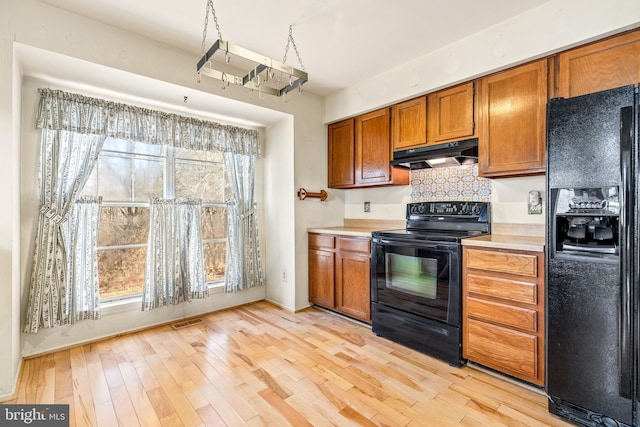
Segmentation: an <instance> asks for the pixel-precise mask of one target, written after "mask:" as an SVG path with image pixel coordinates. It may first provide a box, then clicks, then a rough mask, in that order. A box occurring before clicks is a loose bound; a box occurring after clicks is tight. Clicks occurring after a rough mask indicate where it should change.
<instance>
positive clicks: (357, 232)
mask: <svg viewBox="0 0 640 427" xmlns="http://www.w3.org/2000/svg"><path fill="white" fill-rule="evenodd" d="M378 230H380V228H371V227H318V228H308V229H307V231H308V232H309V233H320V234H336V235H340V236H355V237H371V233H372V232H374V231H378Z"/></svg>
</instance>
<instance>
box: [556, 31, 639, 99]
mask: <svg viewBox="0 0 640 427" xmlns="http://www.w3.org/2000/svg"><path fill="white" fill-rule="evenodd" d="M638 82H640V31H634V32H632V33H627V34H623V35H621V36H617V37H613V38H610V39H607V40H603V41H600V42H596V43H592V44H589V45H587V46H583V47H580V48H577V49H572V50H570V51H568V52H563V53H561V54H559V55H558V96H559V97H563V98H570V97H573V96H579V95H585V94H587V93H593V92H599V91H601V90H607V89H613V88H616V87H620V86H625V85H629V84H633V85H635V84H637V83H638Z"/></svg>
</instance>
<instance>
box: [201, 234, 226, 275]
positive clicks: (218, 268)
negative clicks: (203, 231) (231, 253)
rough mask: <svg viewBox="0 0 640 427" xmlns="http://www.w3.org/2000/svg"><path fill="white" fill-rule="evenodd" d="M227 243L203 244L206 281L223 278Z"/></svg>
mask: <svg viewBox="0 0 640 427" xmlns="http://www.w3.org/2000/svg"><path fill="white" fill-rule="evenodd" d="M226 255H227V243H226V242H215V243H205V244H204V263H205V268H206V269H207V281H208V282H212V281H214V280H224V271H225V260H226Z"/></svg>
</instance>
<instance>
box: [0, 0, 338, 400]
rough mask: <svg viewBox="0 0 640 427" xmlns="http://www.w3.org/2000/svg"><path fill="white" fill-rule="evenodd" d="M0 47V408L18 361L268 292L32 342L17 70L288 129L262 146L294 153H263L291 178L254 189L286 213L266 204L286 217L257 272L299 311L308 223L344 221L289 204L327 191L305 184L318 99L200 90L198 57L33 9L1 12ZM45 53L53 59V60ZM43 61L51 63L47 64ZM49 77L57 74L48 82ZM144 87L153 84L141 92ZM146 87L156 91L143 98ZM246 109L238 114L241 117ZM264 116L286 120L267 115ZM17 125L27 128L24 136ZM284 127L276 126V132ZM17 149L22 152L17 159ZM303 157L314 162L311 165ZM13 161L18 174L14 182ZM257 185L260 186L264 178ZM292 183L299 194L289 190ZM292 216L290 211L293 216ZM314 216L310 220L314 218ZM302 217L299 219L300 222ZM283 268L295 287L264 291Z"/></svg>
mask: <svg viewBox="0 0 640 427" xmlns="http://www.w3.org/2000/svg"><path fill="white" fill-rule="evenodd" d="M0 37H1V40H2V41H1V43H2V44H1V46H2V60H1V61H0V146H1V148H2V152H3V155H2V156H0V180H1V182H3V185H2V186H0V198H2V200H5V201H7V202H6V206H5V207H4V208H3V209H2V210H0V349H1V350H0V365H1V366H3V369H2V370H0V398H1V397H3V396H6V395H10V394H11V393H12V391H13V387H14V384H15V379H16V376H17V374H18V368H19V363H20V360H21V355H23V354H34V353H40V352H42V351H48V350H50V349H54V348H57V347H59V346H65V345H69V344H73V343H76V342H82V341H84V340H86V339H94V338H97V337H100V336H103V335H108V334H111V333H114V332H117V331H119V330H121V329H122V328H123V327H124V328H136V327H143V326H145V325H150V324H154V323H156V322H162V321H167V320H171V319H173V318H180V317H185V316H191V315H194V314H196V313H199V312H201V311H208V310H212V309H218V308H221V307H225V306H230V305H235V304H239V303H243V302H246V301H252V300H255V299H261V298H264V296H265V292H266V291H265V289H264V288H258V289H252V290H249V291H246V292H243V293H241V294H236V295H223V294H216V295H214V296H213V297H212V298H210V299H209V303H206V302H203V301H198V302H194V303H191V304H183V305H181V306H177V307H172V308H167V309H160V310H157V311H156V312H150V313H145V314H144V316H142V315H141V314H140V313H139V312H137V313H135V315H133V314H131V313H129V312H127V310H124V311H119V309H117V308H116V309H110V310H105V313H104V316H105V318H104V319H102V320H99V321H85V322H80V323H78V324H76V325H74V326H65V327H61V328H56V329H52V330H42V331H41V332H39V333H38V334H35V335H22V334H21V329H22V327H21V325H22V323H23V322H24V313H23V310H24V305H25V304H26V302H25V297H26V295H27V294H28V290H27V286H28V281H29V275H30V268H31V267H30V263H29V257H30V256H31V255H30V250H31V248H32V244H33V242H32V239H33V233H32V230H33V225H32V219H33V211H32V210H31V209H32V208H33V203H34V202H33V200H34V197H35V192H34V181H33V179H35V169H34V168H35V166H36V164H35V161H36V160H35V158H34V156H35V153H36V152H37V151H34V150H37V145H38V142H37V138H36V140H34V137H36V136H37V132H36V133H34V132H33V129H32V128H31V127H30V124H33V120H34V119H33V115H32V112H33V110H34V106H33V103H34V102H35V99H34V89H35V87H34V86H35V84H33V85H32V84H31V83H29V82H26V83H25V85H24V88H23V87H22V81H21V76H20V72H19V71H21V67H24V69H27V68H30V71H29V73H33V67H34V64H35V66H36V67H40V68H38V70H37V72H36V73H34V74H31V75H35V76H36V77H38V78H39V79H41V80H42V79H44V80H45V81H50V82H51V86H52V87H53V86H56V85H61V84H62V85H64V86H69V87H78V88H81V89H83V91H84V90H86V91H89V92H100V90H101V89H105V93H109V94H111V95H113V97H117V94H118V93H124V94H125V95H126V96H127V98H129V97H130V98H139V99H141V100H143V101H144V103H150V104H152V105H155V104H156V101H157V104H159V105H162V106H163V107H164V106H168V107H170V108H173V107H175V108H176V109H179V108H182V107H181V105H182V104H181V103H182V96H181V92H180V88H184V91H185V92H189V93H190V94H191V95H190V99H192V97H193V99H194V100H195V101H194V102H195V103H196V106H194V107H191V108H192V109H193V108H199V109H200V110H201V113H202V114H200V115H202V116H205V117H208V116H211V115H221V116H225V115H227V116H229V115H232V116H234V117H237V116H238V115H242V114H243V111H244V110H247V111H250V113H249V112H247V114H246V117H240V118H241V119H245V120H246V121H247V122H249V123H254V124H261V125H263V126H265V127H267V128H268V127H270V126H272V125H274V126H276V127H277V126H280V125H281V126H288V127H289V130H288V131H286V132H281V134H282V135H284V136H285V137H284V139H283V140H281V141H267V142H266V144H267V145H269V144H272V143H273V144H284V146H285V147H294V150H293V153H291V151H289V150H287V149H286V148H285V149H284V150H281V149H275V150H271V149H270V148H271V147H270V148H269V149H267V150H265V151H267V152H268V153H269V154H271V153H279V154H274V157H272V158H270V159H269V161H270V162H271V169H270V170H268V168H267V167H266V166H267V165H264V164H263V167H264V170H265V173H269V172H273V171H274V170H276V167H277V170H278V173H281V174H282V175H283V176H285V177H287V180H286V182H277V181H275V180H272V181H270V182H269V184H268V185H271V186H273V188H266V187H265V188H263V189H262V192H263V194H264V195H266V194H273V193H278V192H279V191H281V192H282V193H280V194H281V195H282V199H281V200H282V201H283V203H282V205H287V206H282V205H279V204H277V203H276V204H273V203H272V204H271V205H270V207H269V209H270V211H271V209H276V210H277V211H280V210H282V209H285V210H286V213H285V214H283V215H279V214H276V215H273V216H271V217H270V218H269V220H270V221H271V224H272V225H270V226H269V227H264V228H265V230H264V231H263V233H264V239H263V246H264V247H265V248H267V250H265V252H267V253H265V254H263V255H264V256H265V260H266V261H267V263H268V264H267V265H265V270H266V271H267V272H268V276H267V279H268V281H267V286H266V288H267V289H268V290H269V291H268V292H269V295H270V298H273V299H274V301H275V302H276V303H278V304H280V305H282V306H284V307H287V308H289V309H292V310H294V309H297V308H300V307H302V306H304V305H305V304H306V300H307V281H306V276H307V252H306V249H305V250H300V248H303V247H304V248H306V227H307V223H315V224H318V223H319V222H321V221H328V222H330V223H334V224H335V223H341V222H342V216H343V213H344V204H343V200H342V199H340V198H337V197H333V198H332V199H331V200H328V201H327V202H325V203H324V204H323V209H322V210H321V211H318V210H314V209H308V206H309V205H305V206H306V207H305V206H302V207H300V212H298V205H297V204H295V202H293V200H295V199H294V197H295V191H292V190H293V188H292V187H294V186H298V185H304V186H305V187H307V188H309V189H314V188H320V187H322V186H325V185H326V182H327V181H326V171H325V172H324V173H321V174H318V175H314V174H313V172H314V171H316V170H318V169H320V168H321V167H322V166H321V165H319V164H317V162H322V161H324V164H325V165H326V131H325V130H324V125H323V123H322V111H323V103H322V100H321V99H320V98H318V97H315V96H313V95H311V94H307V93H305V94H303V95H302V96H291V97H289V101H288V103H284V102H283V100H281V99H277V98H272V97H268V98H267V99H265V100H262V101H260V100H258V99H257V96H256V95H255V94H252V93H250V92H249V91H246V90H245V89H242V88H234V87H229V88H227V89H226V90H224V91H223V90H222V89H221V87H220V85H219V84H217V83H216V82H213V81H207V80H206V79H203V82H202V83H200V84H198V83H197V82H196V79H195V75H194V68H195V63H196V61H197V59H198V58H197V55H194V54H191V53H188V52H184V51H181V50H179V49H176V48H174V47H171V46H167V45H164V44H162V43H159V42H156V41H153V40H150V39H147V38H144V37H141V36H139V35H136V34H132V33H129V32H126V31H123V30H121V29H118V28H115V27H112V26H108V25H105V24H102V23H99V22H96V21H92V20H89V19H86V18H83V17H80V16H78V15H74V14H71V13H68V12H66V11H63V10H60V9H57V8H55V7H52V6H49V5H46V4H42V3H39V2H37V1H35V0H9V1H1V2H0ZM21 46H26V47H30V48H33V47H35V48H37V49H31V50H33V51H34V52H37V51H38V49H42V52H41V53H42V57H41V58H40V61H37V58H36V59H35V60H34V58H27V57H26V56H22V54H21V56H20V58H15V57H14V52H15V51H18V50H22V51H29V49H18V48H19V47H21ZM32 53H33V52H32ZM49 53H54V54H55V55H54V56H55V58H54V56H51V55H49ZM64 56H66V57H68V59H69V61H71V62H70V63H73V64H74V65H72V66H67V67H64V66H63V67H62V68H59V65H60V64H59V63H57V62H56V61H57V58H58V57H64ZM51 59H56V61H53V62H52V61H50V60H51ZM74 61H75V62H74ZM27 62H28V63H29V64H27ZM54 62H55V63H54ZM87 64H88V65H90V66H99V67H102V69H101V71H100V72H83V71H82V69H84V67H85V65H87ZM54 74H55V76H54V77H51V76H52V75H54ZM139 79H142V81H143V82H144V83H145V84H144V85H140V84H138V83H139V82H140V81H141V80H139ZM146 82H150V84H149V85H146ZM163 82H166V83H163ZM151 87H153V88H155V89H156V90H154V91H152V90H149V88H151ZM23 93H24V98H23ZM176 95H180V96H176ZM223 98H226V99H233V100H237V101H242V102H244V103H245V104H239V103H238V102H235V103H231V102H229V103H228V108H227V107H226V105H227V104H225V102H220V100H221V99H223ZM21 101H24V103H25V105H23V106H22V107H23V108H22V109H23V110H24V111H25V113H24V114H25V115H24V116H23V115H22V114H21V111H20V109H21V108H20V107H21V105H20V103H21ZM242 105H245V106H246V107H245V108H242ZM254 105H258V106H260V107H254ZM160 109H162V108H160ZM265 111H267V113H265ZM268 111H276V112H282V113H284V114H282V113H278V114H275V115H274V114H269V113H268ZM287 117H291V119H287ZM22 120H24V121H25V125H24V127H23V128H24V129H25V132H24V133H25V135H24V138H21V137H20V126H21V122H22ZM283 120H284V122H282V123H279V122H281V121H283ZM287 120H288V121H287ZM278 123H279V124H278ZM267 133H268V131H267ZM21 146H22V147H23V148H24V150H22V153H21V151H20V147H21ZM280 148H282V147H280ZM285 153H286V154H285ZM307 153H310V154H311V156H309V157H308V156H307V155H306V154H307ZM278 156H281V158H279V157H278ZM323 157H324V160H323ZM21 161H22V162H23V164H24V168H23V169H24V170H23V171H22V174H20V162H21ZM265 162H266V160H265ZM325 168H326V166H325ZM299 170H303V172H302V173H301V176H298V171H299ZM264 183H265V184H266V180H265V182H264ZM292 183H293V184H295V185H294V186H292ZM21 195H22V197H21ZM20 203H22V205H23V206H28V207H29V209H28V210H27V211H24V212H22V216H21V213H20ZM265 205H266V202H265ZM292 209H293V210H295V212H292ZM265 210H266V206H265V207H264V208H263V210H262V212H263V213H264V215H265V216H267V215H266V212H265ZM316 215H317V218H314V216H316ZM302 216H305V218H304V219H303V220H300V217H302ZM265 221H266V218H263V219H262V222H261V223H262V224H265V223H266V222H265ZM273 230H276V231H275V232H274V231H273ZM278 230H286V233H289V234H290V237H288V238H287V239H284V240H283V241H281V242H280V241H279V239H280V237H281V236H280V234H279V233H280V231H278ZM272 233H273V234H272ZM272 240H273V241H275V242H278V243H277V245H278V252H277V254H270V253H268V248H269V246H268V245H269V242H270V241H272ZM280 260H285V261H284V265H286V268H287V269H290V270H291V271H289V272H288V274H289V276H290V277H295V278H296V280H295V281H293V280H291V281H288V282H287V284H286V285H283V284H282V283H280V282H279V281H276V282H274V283H272V281H273V274H272V272H273V271H278V270H280V269H281V265H282V264H281V263H280ZM271 262H277V267H274V266H271ZM298 279H300V280H298ZM140 318H142V320H141V319H140ZM124 325H126V326H124Z"/></svg>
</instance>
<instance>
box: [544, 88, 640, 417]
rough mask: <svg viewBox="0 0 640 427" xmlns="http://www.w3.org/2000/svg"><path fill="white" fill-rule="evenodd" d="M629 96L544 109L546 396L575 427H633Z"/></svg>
mask: <svg viewBox="0 0 640 427" xmlns="http://www.w3.org/2000/svg"><path fill="white" fill-rule="evenodd" d="M637 106H638V95H637V90H636V89H634V87H633V86H625V87H621V88H617V89H612V90H607V91H604V92H598V93H594V94H589V95H584V96H579V97H575V98H569V99H553V100H550V101H549V103H548V106H547V126H548V128H547V203H548V204H547V206H548V209H547V218H546V219H547V238H546V239H547V240H546V244H547V246H546V247H547V254H546V274H547V277H546V279H547V292H546V295H547V301H546V319H547V324H546V336H547V338H546V349H547V351H546V376H547V377H546V392H547V394H548V396H549V411H550V412H552V413H554V414H556V415H558V416H560V417H563V418H565V419H567V420H569V421H571V422H573V423H575V424H578V425H583V426H631V425H639V420H638V417H637V416H636V414H635V411H636V408H637V407H638V405H637V398H638V372H639V369H638V368H639V367H638V350H637V348H638V342H639V340H638V320H639V316H638V304H637V296H638V271H639V270H638V231H637V230H638V217H637V215H636V212H637V209H638V206H637V200H638V197H637V176H638V146H637V144H638V138H637V135H638V120H637V119H638V108H637Z"/></svg>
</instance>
